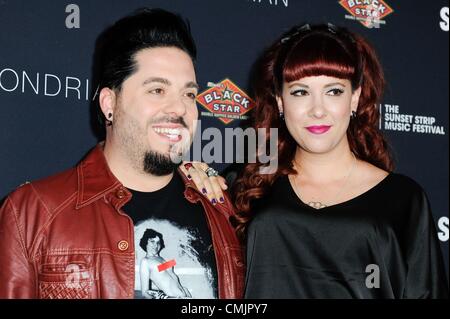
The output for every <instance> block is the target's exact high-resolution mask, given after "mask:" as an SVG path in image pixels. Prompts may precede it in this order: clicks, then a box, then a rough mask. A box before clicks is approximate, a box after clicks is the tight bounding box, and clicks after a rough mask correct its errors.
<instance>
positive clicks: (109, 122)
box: [106, 113, 112, 126]
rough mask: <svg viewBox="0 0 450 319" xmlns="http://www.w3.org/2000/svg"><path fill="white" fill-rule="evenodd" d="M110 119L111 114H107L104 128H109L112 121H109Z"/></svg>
mask: <svg viewBox="0 0 450 319" xmlns="http://www.w3.org/2000/svg"><path fill="white" fill-rule="evenodd" d="M110 118H112V113H108V119H107V120H106V126H111V125H112V121H111V120H110Z"/></svg>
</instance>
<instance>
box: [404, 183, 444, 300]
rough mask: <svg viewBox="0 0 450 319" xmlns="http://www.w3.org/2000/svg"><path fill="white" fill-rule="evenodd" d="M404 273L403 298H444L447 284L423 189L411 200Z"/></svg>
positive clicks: (428, 205)
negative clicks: (405, 272)
mask: <svg viewBox="0 0 450 319" xmlns="http://www.w3.org/2000/svg"><path fill="white" fill-rule="evenodd" d="M411 209H412V216H413V218H412V220H411V222H410V223H409V225H410V226H411V227H409V230H410V231H409V242H410V243H411V246H410V249H409V253H408V254H407V259H406V262H407V267H408V268H407V269H408V270H407V276H406V285H405V290H404V294H403V298H412V299H418V298H424V299H425V298H431V299H447V298H448V285H447V278H446V274H445V266H444V261H443V257H442V251H441V247H440V244H439V239H438V237H437V230H436V226H435V224H434V219H433V214H432V213H431V209H430V204H429V201H428V198H427V196H426V194H425V192H423V191H422V192H421V194H420V195H418V196H416V198H415V199H414V200H413V203H412V207H411Z"/></svg>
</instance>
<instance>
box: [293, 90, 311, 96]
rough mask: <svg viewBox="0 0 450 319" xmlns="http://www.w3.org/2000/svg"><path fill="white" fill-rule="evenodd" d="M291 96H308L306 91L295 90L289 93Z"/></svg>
mask: <svg viewBox="0 0 450 319" xmlns="http://www.w3.org/2000/svg"><path fill="white" fill-rule="evenodd" d="M291 95H293V96H306V95H308V91H306V90H302V89H300V90H295V91H292V92H291Z"/></svg>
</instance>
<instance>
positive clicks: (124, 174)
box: [103, 142, 174, 192]
mask: <svg viewBox="0 0 450 319" xmlns="http://www.w3.org/2000/svg"><path fill="white" fill-rule="evenodd" d="M103 153H104V155H105V158H106V163H107V164H108V167H109V169H110V170H111V172H112V173H113V174H114V176H115V177H116V178H117V179H118V180H119V181H120V182H121V183H122V184H123V186H125V187H126V188H129V189H132V190H135V191H139V192H155V191H158V190H160V189H162V188H164V187H165V186H167V185H168V184H169V183H170V181H171V180H172V178H173V174H174V173H171V174H169V175H164V176H155V175H151V174H149V173H146V172H144V170H143V169H139V168H138V167H135V166H136V165H133V163H130V160H129V159H127V158H126V157H124V156H122V155H121V154H120V153H119V152H118V151H117V150H115V148H114V147H112V146H111V145H109V144H108V143H107V142H106V143H105V146H104V149H103Z"/></svg>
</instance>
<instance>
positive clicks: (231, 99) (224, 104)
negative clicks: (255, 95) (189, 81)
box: [197, 79, 255, 124]
mask: <svg viewBox="0 0 450 319" xmlns="http://www.w3.org/2000/svg"><path fill="white" fill-rule="evenodd" d="M197 102H198V103H200V104H201V105H202V106H203V107H204V108H205V109H206V110H208V111H209V112H202V114H201V115H202V116H211V117H216V118H218V119H219V120H221V121H222V122H223V123H225V124H229V123H231V122H232V121H233V120H245V119H247V118H248V117H247V116H244V114H245V113H247V112H249V111H250V110H251V109H252V108H253V107H254V106H255V102H253V100H252V99H251V98H250V97H249V96H248V95H247V94H246V93H245V92H244V91H242V90H241V89H240V88H239V87H238V86H237V85H236V84H234V83H233V82H232V81H231V80H229V79H225V80H223V81H222V82H220V83H217V84H215V85H214V86H213V87H212V88H210V89H208V90H206V91H205V92H203V93H201V94H200V95H199V96H198V97H197Z"/></svg>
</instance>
